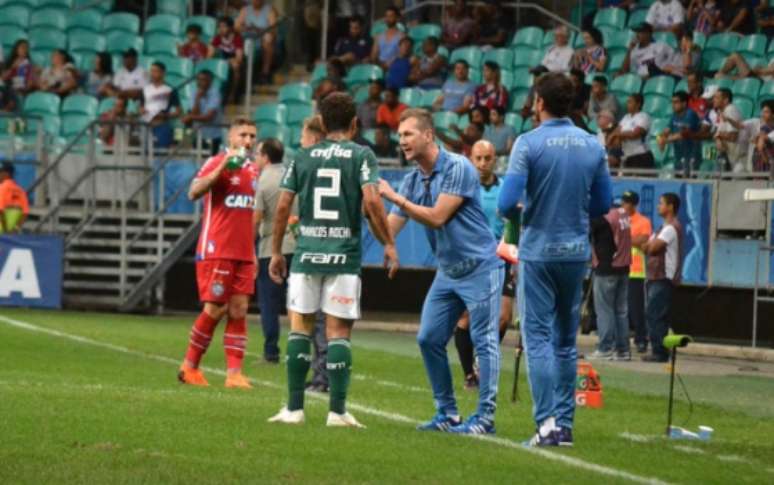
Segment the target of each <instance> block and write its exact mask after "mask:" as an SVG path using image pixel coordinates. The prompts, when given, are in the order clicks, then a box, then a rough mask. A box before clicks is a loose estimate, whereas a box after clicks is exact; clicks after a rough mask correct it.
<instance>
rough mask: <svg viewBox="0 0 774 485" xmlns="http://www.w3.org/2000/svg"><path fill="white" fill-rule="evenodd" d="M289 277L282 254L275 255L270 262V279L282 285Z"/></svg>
mask: <svg viewBox="0 0 774 485" xmlns="http://www.w3.org/2000/svg"><path fill="white" fill-rule="evenodd" d="M287 276H288V267H287V264H286V263H285V257H284V256H282V255H281V254H274V255H272V257H271V261H270V262H269V277H271V279H272V281H274V282H275V283H277V284H278V285H281V284H282V283H283V282H284V281H285V278H287Z"/></svg>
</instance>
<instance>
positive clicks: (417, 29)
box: [408, 24, 441, 44]
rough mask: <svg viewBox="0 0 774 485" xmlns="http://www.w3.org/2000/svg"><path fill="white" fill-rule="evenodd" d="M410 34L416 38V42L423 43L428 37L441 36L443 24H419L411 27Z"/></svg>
mask: <svg viewBox="0 0 774 485" xmlns="http://www.w3.org/2000/svg"><path fill="white" fill-rule="evenodd" d="M408 36H409V37H411V38H412V39H414V42H415V43H417V44H421V43H422V42H423V41H424V40H425V39H427V38H428V37H437V38H438V39H440V38H441V26H440V25H438V24H419V25H414V26H413V27H409V30H408Z"/></svg>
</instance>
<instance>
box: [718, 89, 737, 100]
mask: <svg viewBox="0 0 774 485" xmlns="http://www.w3.org/2000/svg"><path fill="white" fill-rule="evenodd" d="M718 92H719V93H720V94H722V95H723V97H724V98H726V99H727V100H728V102H729V103H731V102H733V101H734V93H732V92H731V90H730V89H728V88H720V89H718Z"/></svg>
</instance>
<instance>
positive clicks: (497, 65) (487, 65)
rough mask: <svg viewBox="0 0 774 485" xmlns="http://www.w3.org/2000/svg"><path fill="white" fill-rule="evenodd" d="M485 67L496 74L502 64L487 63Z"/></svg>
mask: <svg viewBox="0 0 774 485" xmlns="http://www.w3.org/2000/svg"><path fill="white" fill-rule="evenodd" d="M484 67H488V68H489V69H491V70H493V71H495V72H497V71H499V70H500V64H498V63H496V62H495V61H486V62H485V63H484Z"/></svg>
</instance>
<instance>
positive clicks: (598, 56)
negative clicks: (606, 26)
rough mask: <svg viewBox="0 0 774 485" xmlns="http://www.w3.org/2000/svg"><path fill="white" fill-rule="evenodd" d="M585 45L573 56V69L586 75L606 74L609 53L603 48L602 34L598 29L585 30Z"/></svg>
mask: <svg viewBox="0 0 774 485" xmlns="http://www.w3.org/2000/svg"><path fill="white" fill-rule="evenodd" d="M583 43H584V46H583V47H581V48H580V49H578V50H576V51H575V53H574V54H573V57H572V62H571V64H570V65H571V67H573V68H575V69H580V70H582V71H583V72H584V74H591V73H594V72H605V66H606V65H607V51H606V50H605V47H604V46H603V44H604V40H603V38H602V32H600V31H599V29H597V28H596V27H590V28H588V29H586V30H584V31H583Z"/></svg>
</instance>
